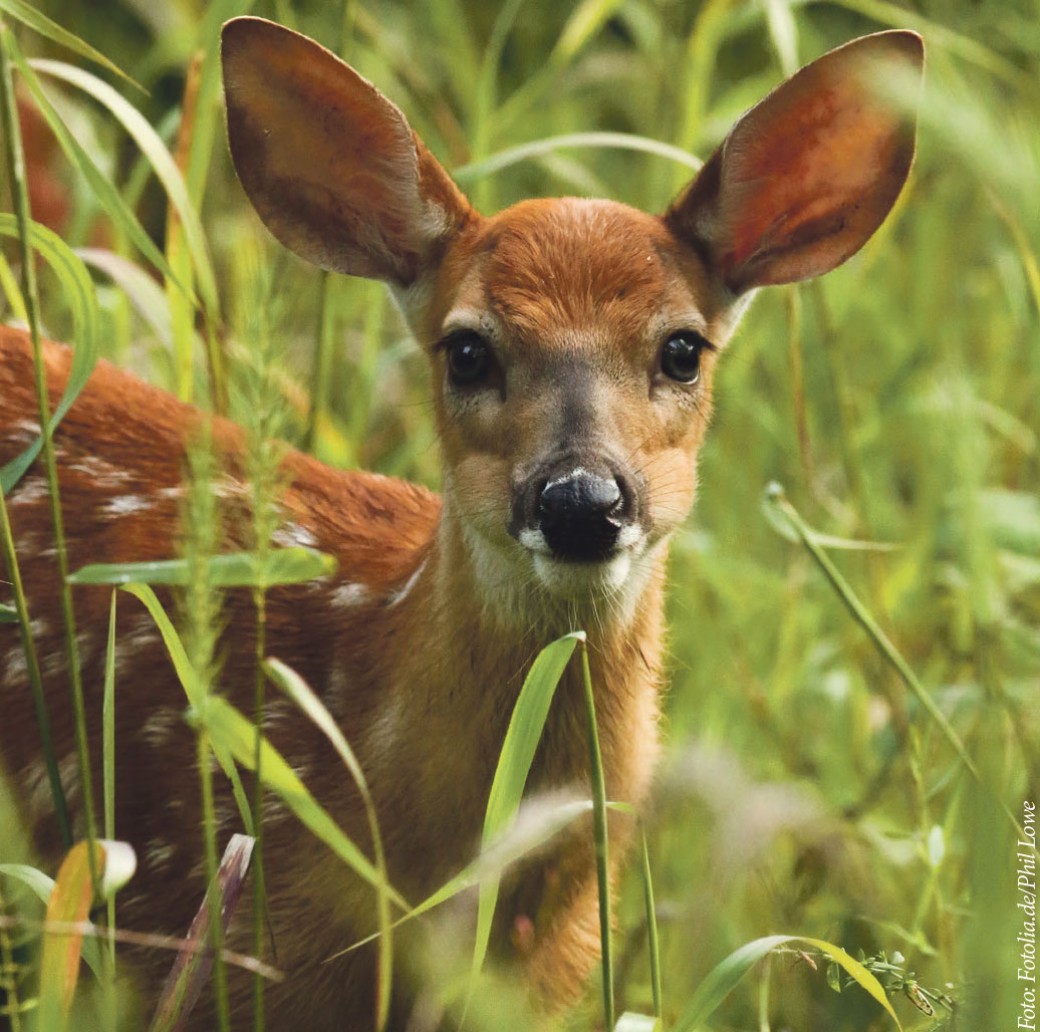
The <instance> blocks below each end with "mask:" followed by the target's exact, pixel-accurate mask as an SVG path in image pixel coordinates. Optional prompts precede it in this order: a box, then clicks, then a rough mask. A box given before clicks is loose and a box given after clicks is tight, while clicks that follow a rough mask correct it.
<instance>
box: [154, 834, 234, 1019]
mask: <svg viewBox="0 0 1040 1032" xmlns="http://www.w3.org/2000/svg"><path fill="white" fill-rule="evenodd" d="M253 842H254V840H253V839H252V838H251V837H250V836H248V835H232V836H231V841H230V842H228V844H227V848H226V849H225V850H224V856H223V858H222V859H221V861H220V868H219V871H218V873H217V880H218V884H219V886H220V899H221V923H222V924H223V930H224V934H225V936H226V935H227V930H228V927H229V926H230V924H231V918H232V917H233V916H234V913H235V908H236V907H237V905H238V900H239V896H240V895H241V893H242V887H243V885H244V884H245V879H246V875H247V874H248V872H249V861H250V859H251V858H252V855H253ZM211 891H212V888H211V889H210V890H207V893H206V899H205V900H203V902H202V903H201V904H200V905H199V909H198V912H197V913H196V914H195V920H194V921H192V923H191V928H190V929H189V930H188V937H187V942H186V944H185V946H184V948H182V949H181V952H180V954H179V956H178V957H177V959H176V960H175V961H174V964H173V967H172V968H171V969H170V973H169V975H168V976H167V978H166V983H165V984H164V985H163V989H162V993H161V994H160V996H159V1003H158V1005H157V1006H156V1009H155V1017H154V1018H153V1019H152V1025H151V1030H152V1032H173V1030H175V1029H180V1028H182V1027H183V1023H184V1021H186V1020H187V1018H188V1015H190V1014H191V1012H192V1010H193V1008H194V1007H195V1004H196V1003H197V1002H198V999H199V995H200V994H201V993H202V989H203V987H204V986H205V984H206V981H207V980H208V978H209V975H210V971H211V970H212V967H213V951H212V950H211V949H210V948H209V947H208V944H209V943H210V941H211V940H210V914H211V905H210V899H209V893H210V892H211Z"/></svg>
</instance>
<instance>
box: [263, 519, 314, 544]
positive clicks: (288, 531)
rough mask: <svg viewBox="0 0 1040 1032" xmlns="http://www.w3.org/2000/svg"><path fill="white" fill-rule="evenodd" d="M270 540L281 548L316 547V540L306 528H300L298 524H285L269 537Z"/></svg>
mask: <svg viewBox="0 0 1040 1032" xmlns="http://www.w3.org/2000/svg"><path fill="white" fill-rule="evenodd" d="M271 540H272V541H273V542H274V543H275V544H276V545H281V546H282V547H283V548H292V547H294V546H295V547H303V548H317V547H318V539H317V538H316V537H315V536H314V535H313V534H312V533H311V532H310V531H309V530H308V529H307V528H306V527H301V526H300V524H298V523H287V524H286V525H285V526H284V527H279V528H278V530H276V531H275V532H274V533H273V534H272V535H271Z"/></svg>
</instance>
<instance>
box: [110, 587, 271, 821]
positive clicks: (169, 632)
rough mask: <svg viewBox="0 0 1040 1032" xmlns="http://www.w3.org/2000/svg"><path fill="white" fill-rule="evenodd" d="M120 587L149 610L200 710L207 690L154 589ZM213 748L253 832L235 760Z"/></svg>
mask: <svg viewBox="0 0 1040 1032" xmlns="http://www.w3.org/2000/svg"><path fill="white" fill-rule="evenodd" d="M123 591H125V592H127V593H128V594H131V595H133V596H134V598H136V599H138V600H139V601H140V602H142V603H143V604H144V607H145V609H147V610H148V613H149V615H150V616H151V618H152V620H153V621H154V622H155V626H156V627H158V628H159V633H160V634H161V635H162V639H163V642H164V643H165V645H166V651H167V652H168V653H169V655H170V659H171V660H172V661H173V668H174V670H175V671H176V673H177V679H178V680H179V681H180V683H181V687H182V688H183V689H184V694H185V695H187V696H188V702H189V704H190V705H191V706H192V708H193V709H194V710H196V711H198V710H200V709H201V708H202V706H203V705H204V704H205V702H206V691H205V688H204V686H203V684H202V682H201V681H200V680H199V676H198V674H197V673H196V671H195V668H194V667H193V666H192V665H191V660H190V659H189V658H188V653H187V652H186V651H185V648H184V643H183V642H182V641H181V639H180V636H179V635H178V634H177V631H176V630H175V629H174V626H173V624H172V623H171V622H170V618H169V617H168V616H167V615H166V610H165V609H163V607H162V603H161V602H160V601H159V599H158V598H157V597H156V595H155V592H154V591H152V589H151V588H150V587H149V586H148V585H147V584H126V585H123ZM213 752H214V754H215V755H216V757H217V762H218V763H219V764H220V768H221V770H223V771H224V773H225V775H227V778H228V780H229V781H230V782H231V790H232V792H233V793H234V795H235V802H236V803H237V805H238V812H239V815H240V816H241V818H242V824H243V825H244V827H245V829H246V831H247V832H248V833H249V834H250V835H252V834H254V832H253V813H252V810H251V808H250V806H249V800H248V798H247V797H246V793H245V789H244V788H243V787H242V779H241V778H240V777H239V776H238V771H237V770H236V769H235V764H234V763H233V762H232V759H231V755H230V753H229V751H228V750H227V749H226V748H224V747H223V746H221V745H220V744H219V743H217V742H216V741H214V743H213Z"/></svg>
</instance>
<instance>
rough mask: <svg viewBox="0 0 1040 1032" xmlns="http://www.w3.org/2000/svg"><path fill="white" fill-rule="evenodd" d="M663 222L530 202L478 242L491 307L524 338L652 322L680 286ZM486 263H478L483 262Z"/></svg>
mask: <svg viewBox="0 0 1040 1032" xmlns="http://www.w3.org/2000/svg"><path fill="white" fill-rule="evenodd" d="M675 247H676V245H675V241H674V239H673V238H672V236H671V234H670V233H669V231H668V230H667V229H666V228H665V227H664V226H663V224H662V223H661V221H660V220H659V219H657V218H655V217H653V216H651V215H646V214H644V213H643V212H640V211H637V210H636V209H634V208H629V207H626V206H625V205H623V204H617V203H615V202H613V201H600V200H579V199H576V198H562V199H559V198H557V199H541V200H534V201H524V202H522V203H520V204H517V205H515V206H514V207H512V208H509V209H507V210H506V211H504V212H502V213H500V214H499V215H496V216H494V217H493V218H490V219H487V220H486V221H485V222H484V223H483V224H482V225H481V226H480V229H479V231H478V234H477V236H476V238H475V239H474V240H473V241H472V244H471V248H472V250H471V251H470V253H471V254H475V255H480V256H482V261H480V264H481V266H482V273H483V274H482V277H481V279H482V281H483V283H484V285H485V290H486V294H487V296H486V298H485V302H486V303H487V304H489V305H490V306H491V307H492V308H493V309H495V310H496V312H497V314H498V315H499V317H500V318H502V319H503V321H505V322H506V323H507V324H509V325H510V326H511V327H512V328H513V329H514V331H515V332H518V333H520V334H525V333H539V334H541V333H542V332H544V331H545V330H546V329H548V328H560V327H584V326H589V325H593V324H595V323H601V324H602V323H604V322H606V323H609V324H612V325H618V326H624V325H625V324H626V323H632V322H635V323H636V324H637V325H638V322H637V321H645V320H646V318H648V316H649V315H650V314H652V313H653V312H655V311H657V310H659V309H660V307H661V306H662V303H663V302H664V299H665V295H666V293H668V292H669V291H671V292H674V290H675V288H676V286H677V285H678V283H680V282H681V280H680V278H679V276H678V273H677V271H676V269H675V267H674V266H675V261H674V257H673V256H672V252H674V250H675ZM478 260H479V259H478Z"/></svg>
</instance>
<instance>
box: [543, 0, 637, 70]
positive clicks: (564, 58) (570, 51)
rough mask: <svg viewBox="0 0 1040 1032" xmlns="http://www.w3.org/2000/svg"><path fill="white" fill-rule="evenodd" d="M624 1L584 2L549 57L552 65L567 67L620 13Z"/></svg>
mask: <svg viewBox="0 0 1040 1032" xmlns="http://www.w3.org/2000/svg"><path fill="white" fill-rule="evenodd" d="M623 3H624V0H582V2H581V3H580V4H578V6H577V7H576V8H575V9H574V13H573V14H571V16H570V18H568V19H567V24H566V25H564V27H563V31H562V32H561V33H560V38H559V39H558V40H557V41H556V46H555V47H553V50H552V53H551V54H550V55H549V62H550V64H554V65H557V66H559V65H566V64H570V62H571V61H573V60H574V58H575V57H576V56H577V54H578V53H579V51H580V50H581V49H582V48H583V47H584V46H585V44H586V43H588V42H589V40H590V39H592V37H593V36H595V35H596V33H597V32H599V30H600V29H602V28H603V26H604V25H606V23H607V22H608V21H609V20H610V19H611V18H612V17H613V16H614V15H615V14H616V13H617V12H618V10H619V8H620V7H621V6H622V5H623Z"/></svg>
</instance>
